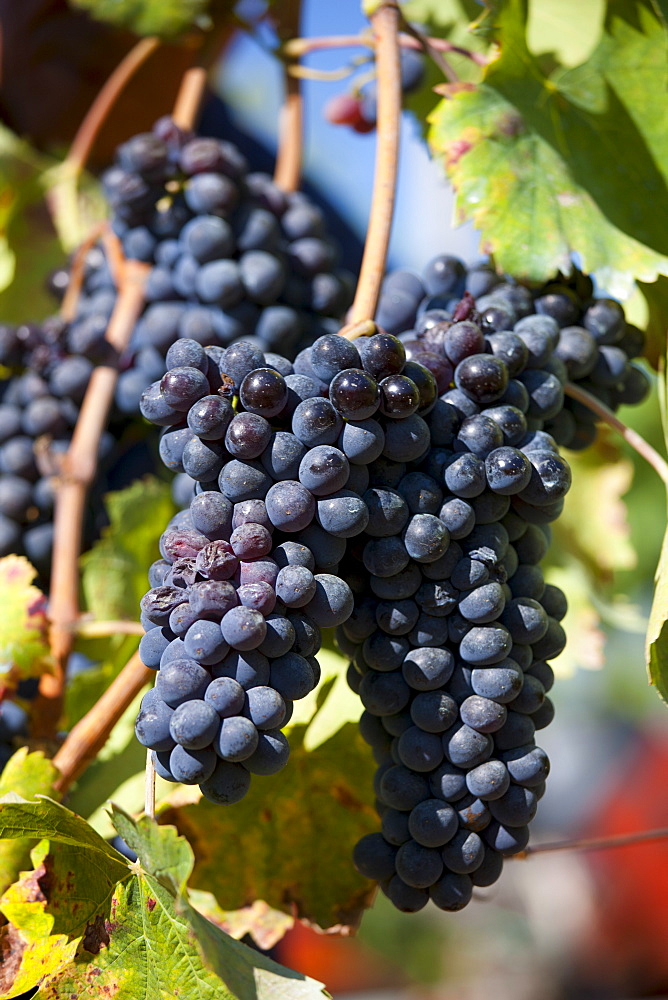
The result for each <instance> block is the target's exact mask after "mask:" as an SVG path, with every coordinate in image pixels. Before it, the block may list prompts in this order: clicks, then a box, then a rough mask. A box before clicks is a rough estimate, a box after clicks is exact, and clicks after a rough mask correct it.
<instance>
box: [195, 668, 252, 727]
mask: <svg viewBox="0 0 668 1000" xmlns="http://www.w3.org/2000/svg"><path fill="white" fill-rule="evenodd" d="M204 701H205V702H206V703H207V705H211V707H212V708H213V709H215V711H216V712H217V714H218V715H219V716H220V717H221V718H223V719H225V718H228V717H229V716H233V715H239V714H240V713H241V710H242V709H243V707H244V701H245V693H244V689H243V688H242V686H241V684H239V683H238V681H236V680H234V678H233V677H216V678H214V679H213V680H212V681H211V683H210V684H209V685H208V686H207V689H206V691H205V693H204Z"/></svg>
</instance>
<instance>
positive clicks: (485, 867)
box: [471, 845, 503, 886]
mask: <svg viewBox="0 0 668 1000" xmlns="http://www.w3.org/2000/svg"><path fill="white" fill-rule="evenodd" d="M502 869H503V857H502V856H501V855H500V854H499V853H498V852H497V851H495V850H494V849H493V848H491V847H489V846H487V845H485V851H484V858H483V861H482V864H481V865H480V866H479V867H478V868H476V870H475V871H474V872H473V873H472V874H471V881H472V882H473V885H475V886H488V885H493V884H494V882H496V881H497V880H498V878H499V876H500V875H501V871H502Z"/></svg>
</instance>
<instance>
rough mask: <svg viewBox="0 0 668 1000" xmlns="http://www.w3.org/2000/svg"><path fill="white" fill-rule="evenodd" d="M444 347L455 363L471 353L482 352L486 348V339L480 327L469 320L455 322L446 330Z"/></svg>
mask: <svg viewBox="0 0 668 1000" xmlns="http://www.w3.org/2000/svg"><path fill="white" fill-rule="evenodd" d="M443 349H444V351H445V354H446V356H447V357H448V358H449V360H450V361H451V362H452V364H453V365H458V364H459V363H460V361H463V360H464V358H468V357H470V356H471V355H475V354H481V353H482V352H483V351H484V349H485V340H484V337H483V335H482V331H481V330H480V327H479V326H477V325H476V324H475V323H472V322H470V321H468V320H465V321H463V322H459V323H453V324H452V325H451V326H450V327H449V329H447V330H446V331H445V336H444V338H443Z"/></svg>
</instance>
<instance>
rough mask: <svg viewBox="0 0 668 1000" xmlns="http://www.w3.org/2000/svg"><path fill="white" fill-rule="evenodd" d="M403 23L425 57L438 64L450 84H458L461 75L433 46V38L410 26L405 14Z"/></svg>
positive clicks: (440, 51)
mask: <svg viewBox="0 0 668 1000" xmlns="http://www.w3.org/2000/svg"><path fill="white" fill-rule="evenodd" d="M401 23H402V24H403V26H404V28H405V29H406V31H407V33H408V35H409V36H410V37H412V38H414V39H415V41H416V42H417V43H418V45H419V46H420V48H421V49H422V50H423V51H424V53H425V55H427V56H429V58H430V59H431V60H432V62H434V63H436V65H437V66H438V68H439V69H440V71H441V73H442V74H443V76H444V77H445V79H446V80H449V82H450V83H457V82H458V80H459V75H458V74H457V72H456V71H455V68H454V66H451V65H450V63H449V62H448V60H447V59H446V58H445V56H444V55H443V52H442V50H440V49H437V48H436V46H435V45H432V40H431V38H428V37H427V36H426V35H423V34H422V32H421V31H419V30H418V29H417V28H414V27H413V25H412V24H409V22H408V21H407V20H406V18H405V17H404V16H403V14H402V15H401Z"/></svg>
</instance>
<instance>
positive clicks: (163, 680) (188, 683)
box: [155, 658, 210, 708]
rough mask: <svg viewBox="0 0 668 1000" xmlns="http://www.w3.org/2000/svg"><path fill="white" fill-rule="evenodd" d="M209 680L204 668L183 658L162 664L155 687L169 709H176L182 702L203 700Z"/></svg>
mask: <svg viewBox="0 0 668 1000" xmlns="http://www.w3.org/2000/svg"><path fill="white" fill-rule="evenodd" d="M209 680H210V675H209V673H208V671H206V670H205V669H204V667H201V666H200V665H199V663H196V662H195V661H194V660H190V659H186V658H183V659H175V660H170V661H169V662H167V663H165V662H162V663H161V665H160V670H159V671H158V676H157V679H156V683H155V686H156V691H157V693H158V695H159V696H160V698H161V699H162V700H163V701H164V702H165V703H166V704H167V705H169V707H170V708H176V707H177V706H178V705H180V704H181V703H182V702H186V701H190V700H191V699H193V698H203V697H204V692H205V691H206V687H207V685H208V683H209Z"/></svg>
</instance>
